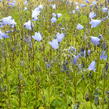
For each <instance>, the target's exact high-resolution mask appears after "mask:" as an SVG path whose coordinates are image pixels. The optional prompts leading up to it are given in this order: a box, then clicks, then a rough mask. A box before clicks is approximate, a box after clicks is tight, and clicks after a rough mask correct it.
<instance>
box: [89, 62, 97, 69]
mask: <svg viewBox="0 0 109 109" xmlns="http://www.w3.org/2000/svg"><path fill="white" fill-rule="evenodd" d="M88 70H89V71H95V70H96V62H95V61H92V62H91V64H90V65H89V67H88Z"/></svg>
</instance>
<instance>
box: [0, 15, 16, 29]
mask: <svg viewBox="0 0 109 109" xmlns="http://www.w3.org/2000/svg"><path fill="white" fill-rule="evenodd" d="M1 23H2V25H4V26H5V25H9V26H11V27H15V25H16V22H15V20H14V19H13V18H12V16H8V17H4V18H3V19H1Z"/></svg>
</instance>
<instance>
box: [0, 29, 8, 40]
mask: <svg viewBox="0 0 109 109" xmlns="http://www.w3.org/2000/svg"><path fill="white" fill-rule="evenodd" d="M3 38H9V36H8V35H6V34H5V33H3V32H2V31H0V39H3Z"/></svg>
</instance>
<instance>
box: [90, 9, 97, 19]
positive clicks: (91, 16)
mask: <svg viewBox="0 0 109 109" xmlns="http://www.w3.org/2000/svg"><path fill="white" fill-rule="evenodd" d="M94 17H96V13H94V12H93V11H92V12H90V13H89V18H90V19H93V18H94Z"/></svg>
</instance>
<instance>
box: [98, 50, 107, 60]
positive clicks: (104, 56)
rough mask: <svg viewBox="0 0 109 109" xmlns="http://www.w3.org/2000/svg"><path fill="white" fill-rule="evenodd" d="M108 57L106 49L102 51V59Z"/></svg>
mask: <svg viewBox="0 0 109 109" xmlns="http://www.w3.org/2000/svg"><path fill="white" fill-rule="evenodd" d="M107 58H108V56H107V54H106V52H105V51H102V53H101V55H100V59H101V60H107Z"/></svg>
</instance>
